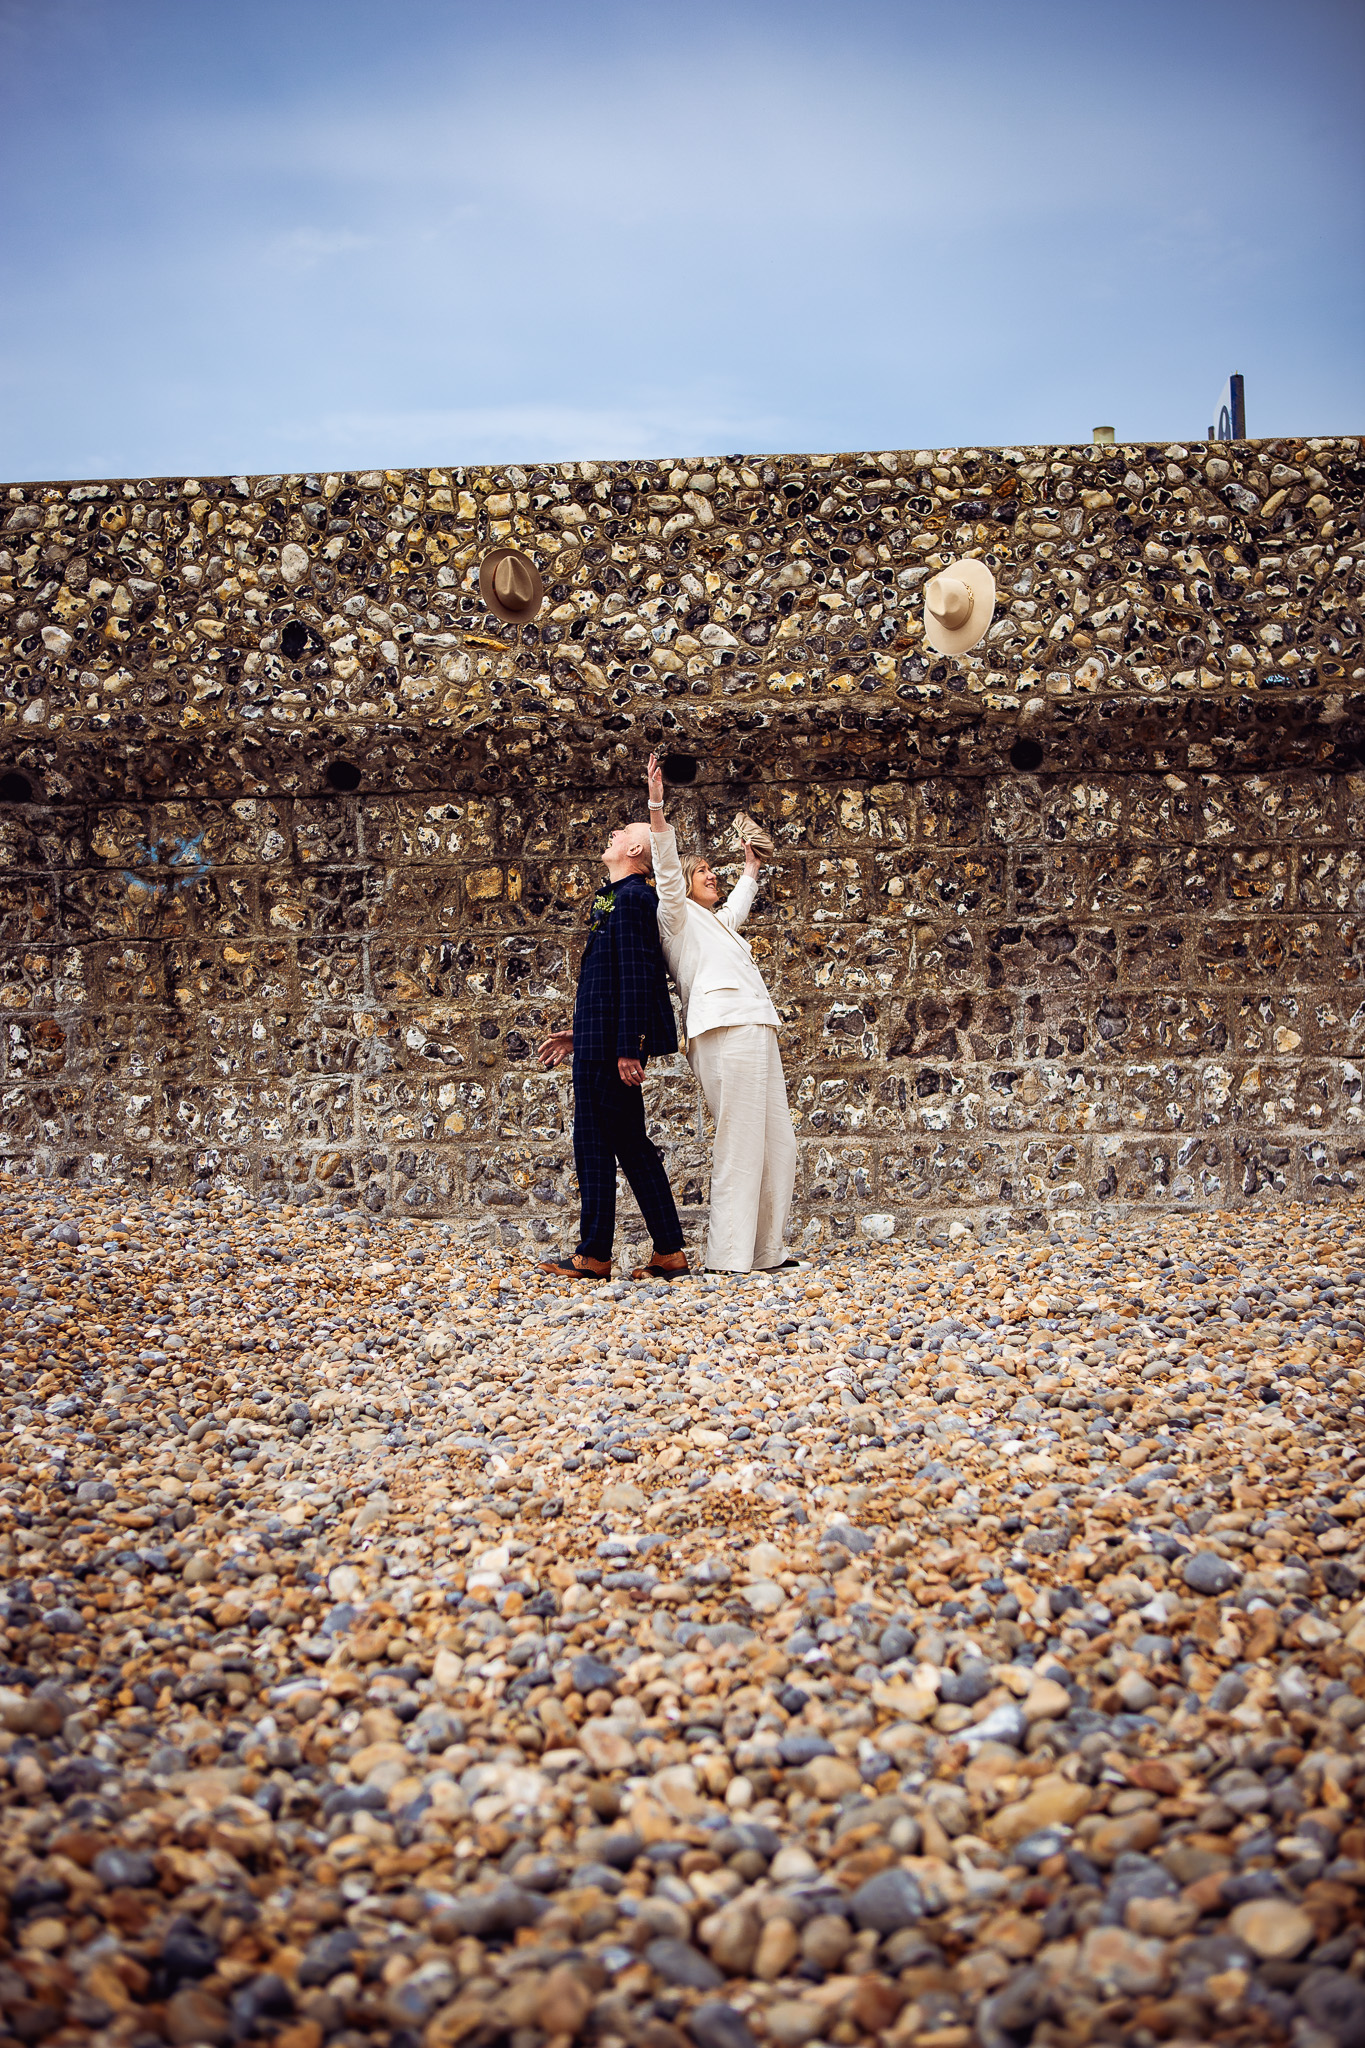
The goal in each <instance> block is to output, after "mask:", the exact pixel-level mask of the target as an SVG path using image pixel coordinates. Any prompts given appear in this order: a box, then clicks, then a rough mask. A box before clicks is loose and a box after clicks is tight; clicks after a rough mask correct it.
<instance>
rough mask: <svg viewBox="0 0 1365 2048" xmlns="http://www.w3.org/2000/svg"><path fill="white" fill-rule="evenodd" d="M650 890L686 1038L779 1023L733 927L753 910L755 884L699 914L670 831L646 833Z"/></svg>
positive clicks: (745, 883)
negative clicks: (652, 887) (725, 1026)
mask: <svg viewBox="0 0 1365 2048" xmlns="http://www.w3.org/2000/svg"><path fill="white" fill-rule="evenodd" d="M650 836H651V838H652V839H653V841H654V884H655V887H656V889H657V890H658V895H659V939H660V942H661V943H662V945H663V949H664V958H665V959H666V960H667V962H668V971H669V973H670V974H671V975H672V976H673V979H674V981H676V982H677V984H678V994H679V996H680V997H681V999H682V1007H683V1028H684V1029H685V1031H686V1032H687V1035H688V1037H689V1038H700V1037H701V1034H702V1032H703V1031H714V1030H716V1028H717V1027H718V1026H719V1025H722V1024H771V1025H773V1026H774V1028H776V1026H777V1025H778V1024H779V1023H780V1021H781V1020H780V1018H779V1017H778V1014H777V1011H776V1010H775V1009H774V1008H773V999H772V997H771V996H770V995H769V994H768V991H767V988H766V986H765V984H764V980H763V976H762V975H761V974H760V973H759V971H758V967H757V965H756V964H755V961H754V956H753V954H752V953H751V952H750V951H749V947H748V944H747V942H746V941H745V940H744V939H742V938H741V937H740V935H739V927H740V925H742V924H743V922H744V920H745V918H746V917H747V916H748V915H749V912H750V910H751V909H752V908H753V901H754V897H755V896H756V895H757V893H758V884H757V883H756V882H754V881H753V880H752V879H751V878H750V877H749V876H748V875H742V876H741V877H740V879H739V881H738V882H736V884H735V886H734V888H733V889H732V890H731V891H730V894H729V896H728V897H727V898H726V901H725V906H724V908H723V909H721V910H704V909H703V908H702V906H701V904H700V903H694V902H693V901H692V899H691V897H690V896H689V895H688V893H687V884H686V882H685V881H684V880H683V871H682V865H681V863H680V861H679V859H678V842H677V840H676V838H675V837H674V833H673V827H672V826H671V825H667V826H665V828H664V830H663V831H662V832H653V833H651V835H650Z"/></svg>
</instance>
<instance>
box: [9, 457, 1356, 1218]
mask: <svg viewBox="0 0 1365 2048" xmlns="http://www.w3.org/2000/svg"><path fill="white" fill-rule="evenodd" d="M1363 485H1365V463H1363V462H1362V445H1361V442H1360V441H1359V440H1358V439H1355V438H1351V439H1336V440H1312V441H1294V440H1286V441H1279V442H1273V443H1271V442H1262V443H1257V442H1246V443H1240V444H1236V445H1235V446H1226V445H1201V446H1165V445H1161V446H1157V445H1146V446H1126V447H1125V446H1119V447H1107V448H1103V447H1088V446H1087V447H1078V448H1020V449H1004V450H981V449H965V450H960V449H944V450H938V451H919V452H915V451H907V452H899V453H886V454H870V455H840V456H815V457H798V456H791V457H787V456H784V457H773V458H767V457H738V456H735V457H730V458H724V459H707V460H701V459H692V460H687V461H680V462H668V461H665V462H650V463H645V462H634V463H607V462H603V463H588V462H584V463H579V464H554V465H544V466H542V467H540V468H533V467H530V466H525V467H507V468H504V469H499V470H488V469H459V468H455V469H446V468H442V469H432V470H429V471H385V472H372V473H367V474H362V475H344V476H342V475H330V476H323V475H316V476H304V475H295V476H276V477H252V478H245V477H238V478H214V479H197V478H195V479H184V478H178V479H158V480H151V481H137V482H127V483H123V482H119V483H108V482H95V483H81V484H71V483H59V484H23V485H15V486H12V487H9V488H7V489H4V490H3V491H0V906H2V909H0V914H2V915H3V921H4V932H3V956H2V957H3V966H2V967H0V1011H3V1019H2V1022H3V1056H2V1063H0V1090H2V1093H3V1129H4V1141H5V1142H4V1148H3V1149H4V1157H5V1161H6V1163H7V1164H10V1165H11V1166H13V1167H16V1168H18V1169H19V1170H21V1171H31V1172H39V1173H44V1174H54V1173H55V1174H61V1175H74V1176H77V1177H79V1178H87V1177H96V1178H99V1177H104V1176H123V1177H127V1178H130V1179H151V1180H155V1181H161V1180H169V1181H196V1180H197V1181H202V1182H210V1183H228V1182H231V1183H235V1184H245V1185H249V1186H252V1187H254V1188H256V1189H259V1190H261V1191H264V1192H271V1193H278V1194H279V1195H280V1196H281V1197H289V1198H294V1199H300V1200H318V1201H323V1202H326V1203H328V1204H331V1203H335V1202H341V1203H343V1204H350V1203H359V1202H363V1203H365V1204H366V1205H368V1207H369V1208H370V1209H372V1210H376V1211H378V1210H393V1211H395V1212H396V1213H398V1214H410V1215H412V1214H416V1215H422V1214H447V1215H453V1216H459V1217H462V1218H466V1219H468V1220H471V1221H476V1222H478V1221H483V1222H486V1223H487V1224H488V1226H489V1228H490V1229H493V1230H495V1231H497V1232H499V1233H500V1234H501V1235H502V1236H503V1237H505V1238H517V1237H519V1238H522V1239H524V1240H525V1241H526V1242H527V1243H528V1244H534V1243H537V1242H539V1243H557V1242H570V1241H571V1240H572V1229H573V1219H574V1211H575V1204H576V1193H575V1189H574V1185H573V1179H572V1159H571V1152H570V1143H569V1128H570V1103H569V1097H568V1085H567V1081H566V1080H565V1079H564V1078H563V1077H562V1076H547V1075H544V1074H542V1073H541V1072H540V1071H539V1070H538V1069H537V1068H536V1067H535V1065H534V1063H533V1060H532V1057H531V1055H532V1048H533V1047H534V1044H535V1042H536V1040H537V1038H538V1037H539V1036H540V1035H541V1033H542V1032H543V1031H544V1030H545V1029H546V1028H547V1027H548V1026H550V1025H553V1024H556V1023H559V1022H561V1021H563V1020H565V1019H566V1018H567V1016H568V1014H569V1011H570V1008H571V1004H572V992H573V983H574V975H575V969H576V962H577V955H578V951H579V947H580V944H581V936H582V928H583V917H584V912H585V908H586V905H587V902H588V900H589V898H590V896H591V894H592V891H593V889H594V887H595V883H596V878H597V874H598V872H599V871H598V868H597V865H596V861H595V858H594V856H595V853H596V851H597V849H598V848H599V847H600V845H601V843H602V839H603V837H604V834H605V832H606V830H607V829H608V827H609V826H610V825H611V824H612V823H615V822H618V821H619V820H620V819H621V818H622V817H624V816H626V815H628V814H633V815H636V816H641V815H643V804H642V796H643V772H644V762H645V758H646V756H647V754H648V752H649V750H650V749H651V748H656V749H658V751H659V752H660V753H662V754H664V755H666V756H667V757H668V771H669V774H670V777H671V778H672V780H673V783H674V788H673V791H672V796H671V809H672V811H673V814H674V817H675V820H676V822H677V824H678V825H679V827H680V835H681V837H682V839H683V842H684V843H685V844H686V843H687V842H689V841H690V842H692V843H694V844H697V845H704V846H706V847H707V848H708V849H710V850H711V851H712V852H713V854H715V853H716V852H719V853H721V854H723V855H724V857H725V859H726V860H727V861H730V860H732V859H733V855H732V851H731V849H730V846H729V839H728V835H729V828H730V824H731V821H732V819H733V816H734V813H735V812H736V810H738V809H739V808H741V807H743V808H745V809H748V810H750V811H752V812H753V813H755V814H756V815H757V816H758V817H760V818H761V819H763V820H764V821H765V822H766V823H767V824H768V825H769V827H770V829H771V830H772V832H773V834H774V837H775V838H776V839H777V841H778V843H779V846H780V848H781V857H780V859H779V861H778V863H777V865H776V867H775V869H773V870H771V871H770V872H769V874H768V876H767V879H766V882H765V886H764V889H763V893H762V896H761V898H760V902H759V906H758V909H757V911H756V912H755V915H754V918H753V919H752V921H751V925H750V928H749V929H750V936H751V938H752V940H753V943H754V948H755V952H756V954H757V955H758V957H759V958H760V960H761V962H762V964H763V968H764V971H765V973H766V974H767V976H768V979H769V983H770V985H771V987H772V989H773V991H774V995H775V997H776V1000H777V1002H778V1006H779V1008H780V1010H781V1012H782V1014H783V1017H784V1019H785V1023H786V1031H785V1037H784V1056H785V1061H786V1068H787V1074H788V1082H789V1088H790V1092H791V1096H792V1103H793V1111H794V1115H795V1118H796V1123H797V1131H798V1136H799V1139H800V1143H801V1168H800V1177H799V1183H798V1199H799V1205H800V1206H799V1226H800V1227H801V1228H804V1229H808V1230H810V1231H811V1232H813V1233H826V1234H834V1235H845V1234H848V1233H851V1232H856V1231H858V1230H859V1229H861V1230H863V1231H865V1232H868V1233H870V1234H872V1235H873V1236H877V1235H883V1234H891V1233H894V1234H895V1235H897V1236H905V1237H911V1238H913V1237H915V1236H923V1235H926V1234H927V1235H929V1236H933V1237H938V1236H941V1235H943V1234H944V1233H945V1232H946V1231H947V1230H948V1229H949V1228H950V1227H951V1226H952V1225H953V1224H954V1223H960V1222H968V1223H971V1222H975V1223H976V1224H977V1225H978V1226H989V1224H990V1223H991V1221H992V1219H998V1218H1001V1217H1003V1216H1004V1215H1006V1214H1010V1215H1013V1216H1014V1217H1016V1218H1017V1217H1019V1216H1021V1215H1022V1216H1031V1217H1036V1218H1039V1219H1041V1218H1045V1217H1047V1216H1049V1215H1056V1214H1057V1213H1058V1212H1066V1211H1069V1210H1075V1209H1081V1208H1086V1207H1089V1206H1090V1205H1093V1204H1095V1203H1101V1204H1121V1205H1133V1204H1152V1205H1156V1206H1166V1205H1169V1204H1171V1203H1181V1204H1189V1205H1195V1206H1213V1207H1235V1206H1237V1205H1239V1204H1242V1203H1245V1202H1247V1201H1249V1200H1253V1199H1255V1200H1264V1199H1271V1200H1274V1199H1317V1198H1322V1199H1334V1198H1340V1197H1348V1198H1349V1197H1354V1196H1355V1195H1356V1194H1357V1193H1358V1190H1359V1184H1360V1178H1361V1173H1362V1170H1363V1167H1362V1160H1363V1158H1365V1135H1362V1123H1361V1117H1362V1109H1361V1079H1360V1076H1361V1062H1362V1056H1365V985H1363V983H1362V970H1363V968H1365V854H1363V853H1362V850H1361V835H1362V825H1363V824H1365V773H1362V772H1361V767H1362V762H1365V657H1363V656H1362V649H1361V628H1360V621H1361V609H1362V607H1361V578H1362V572H1363V571H1365V539H1363V538H1362V530H1361V506H1362V495H1363V491H1362V486H1363ZM509 541H510V542H512V543H514V544H516V545H517V546H519V547H521V548H523V549H524V550H525V551H526V552H527V553H528V554H529V555H531V556H532V557H533V558H534V559H535V560H536V562H537V563H538V564H539V566H540V567H541V569H542V572H543V574H544V578H545V583H546V588H547V603H546V606H545V609H544V610H543V611H542V613H541V615H540V617H539V618H538V619H537V621H536V622H535V624H534V625H532V626H529V627H523V628H520V629H516V628H509V627H504V626H502V625H500V624H499V623H498V622H497V620H496V619H494V618H492V617H490V616H489V615H488V614H487V613H486V612H485V611H484V610H483V608H482V605H481V603H480V601H479V597H478V586H477V568H478V563H479V561H480V559H481V558H482V555H483V554H484V553H485V552H486V550H487V549H488V548H489V547H491V546H493V545H495V544H497V543H500V542H509ZM968 552H970V553H975V554H979V555H981V556H983V557H984V558H985V560H986V561H987V562H989V564H990V565H991V567H992V569H993V570H994V573H995V575H996V578H997V581H998V584H999V586H1000V601H999V608H998V611H997V616H996V620H995V624H994V625H993V627H992V629H991V632H990V635H989V636H988V638H987V640H986V642H985V643H984V644H983V645H982V646H981V647H979V648H978V649H976V650H975V651H974V652H973V653H972V654H970V655H968V656H966V657H964V658H962V659H959V660H945V659H942V658H939V657H936V656H935V655H934V654H933V652H932V650H930V649H928V648H927V647H926V646H925V643H924V640H923V634H922V629H921V623H920V618H921V609H922V586H923V584H924V581H925V580H926V578H927V577H928V576H930V575H932V574H933V573H934V570H935V569H936V568H937V567H939V566H941V565H942V564H944V563H946V562H947V561H948V560H949V559H951V558H952V557H953V556H954V555H958V554H963V553H968ZM650 1093H651V1105H652V1109H651V1113H652V1116H653V1120H654V1123H655V1127H656V1129H657V1130H658V1131H659V1132H660V1133H661V1134H662V1136H663V1138H664V1139H665V1141H666V1142H667V1144H668V1145H669V1147H670V1156H671V1166H672V1171H673V1175H674V1180H675V1185H676V1186H677V1187H678V1188H679V1190H680V1192H681V1193H682V1194H683V1196H684V1199H685V1202H686V1205H687V1206H688V1208H689V1209H690V1210H692V1211H694V1212H699V1211H700V1208H701V1205H702V1204H703V1203H704V1201H705V1196H706V1164H707V1158H708V1151H709V1144H708V1135H707V1132H706V1130H705V1128H704V1123H703V1120H702V1119H701V1117H700V1116H699V1112H698V1106H697V1099H696V1093H695V1090H694V1087H693V1084H692V1081H691V1078H690V1075H689V1074H688V1073H687V1071H686V1069H685V1067H683V1066H682V1064H681V1062H679V1063H676V1065H675V1066H674V1067H672V1068H670V1069H668V1070H666V1071H664V1072H663V1073H661V1074H659V1075H658V1076H657V1077H656V1078H655V1079H653V1080H652V1081H651V1084H650ZM623 1220H624V1221H625V1222H626V1223H627V1225H628V1226H631V1225H635V1223H636V1219H635V1217H634V1211H633V1206H631V1205H629V1204H627V1206H626V1208H625V1210H624V1211H623Z"/></svg>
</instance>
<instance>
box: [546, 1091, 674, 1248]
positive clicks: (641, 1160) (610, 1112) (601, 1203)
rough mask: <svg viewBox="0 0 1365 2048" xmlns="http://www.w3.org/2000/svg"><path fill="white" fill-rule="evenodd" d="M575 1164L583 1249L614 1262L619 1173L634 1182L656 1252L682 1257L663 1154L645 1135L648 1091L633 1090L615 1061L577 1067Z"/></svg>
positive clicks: (633, 1191) (631, 1188)
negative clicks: (613, 1250) (617, 1170)
mask: <svg viewBox="0 0 1365 2048" xmlns="http://www.w3.org/2000/svg"><path fill="white" fill-rule="evenodd" d="M573 1157H574V1165H575V1167H576V1168H577V1170H578V1192H579V1196H580V1199H581V1202H582V1221H581V1223H580V1226H579V1236H578V1249H579V1251H580V1252H582V1254H583V1256H584V1257H585V1258H588V1259H609V1258H610V1257H611V1248H612V1243H613V1240H614V1239H615V1236H616V1167H617V1162H618V1161H619V1162H620V1166H621V1171H622V1173H624V1175H625V1177H626V1179H627V1181H629V1183H630V1191H631V1193H632V1194H633V1195H634V1197H635V1199H636V1201H637V1202H638V1203H639V1205H640V1214H641V1215H642V1216H643V1217H644V1219H645V1225H646V1227H647V1229H648V1231H649V1235H650V1238H651V1240H652V1241H653V1245H654V1249H655V1251H656V1252H680V1251H681V1250H682V1244H683V1234H682V1225H681V1223H680V1222H679V1221H678V1211H677V1207H676V1205H675V1203H674V1200H673V1190H672V1189H671V1188H670V1187H669V1185H668V1175H667V1174H666V1173H665V1172H664V1163H663V1161H662V1159H661V1158H660V1157H659V1154H658V1150H657V1148H656V1147H655V1145H654V1143H653V1141H652V1140H651V1138H650V1136H649V1133H648V1132H647V1131H646V1129H645V1103H644V1090H643V1089H642V1088H627V1086H626V1084H625V1082H624V1081H623V1080H622V1079H621V1076H620V1075H619V1074H618V1073H617V1071H616V1062H615V1060H580V1059H576V1060H575V1061H574V1063H573Z"/></svg>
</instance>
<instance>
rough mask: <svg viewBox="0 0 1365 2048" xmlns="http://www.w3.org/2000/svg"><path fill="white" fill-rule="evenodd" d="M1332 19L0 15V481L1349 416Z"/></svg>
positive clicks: (1344, 122)
mask: <svg viewBox="0 0 1365 2048" xmlns="http://www.w3.org/2000/svg"><path fill="white" fill-rule="evenodd" d="M1363 105H1365V9H1362V8H1361V7H1360V6H1359V5H1347V4H1338V0H1295V4H1294V5H1293V6H1286V5H1284V4H1283V0H1273V4H1266V0H1179V4H1170V0H1143V4H1141V5H1140V6H1135V7H1120V6H1117V5H1115V4H1113V0H1087V4H1072V0H1011V4H1008V5H997V4H994V0H983V4H979V5H976V6H974V7H970V8H959V9H956V10H953V9H944V8H943V7H942V6H941V5H938V4H935V5H928V4H921V0H901V4H899V5H887V4H876V0H845V4H844V5H842V6H841V7H838V8H830V7H829V6H828V5H824V4H820V5H812V4H807V0H782V4H776V5H766V4H746V0H731V4H729V5H712V4H710V0H691V4H688V5H686V6H677V5H672V4H668V0H663V4H652V5H633V6H627V5H619V6H610V5H602V4H598V0H582V4H580V5H578V6H576V7H573V6H567V5H563V4H561V5H557V6H545V5H541V4H539V0H525V4H523V5H521V6H518V7H515V8H513V7H489V6H487V5H484V6H480V7H474V6H468V5H465V4H463V0H445V4H436V0H406V4H404V5H402V6H392V7H386V6H382V5H380V4H378V0H365V4H357V0H237V4H228V0H222V4H219V0H188V4H187V0H0V174H3V178H4V194H5V199H4V207H3V212H2V213H0V476H4V477H7V478H39V477H71V476H100V475H138V474H175V473H180V474H191V473H194V472H196V471H205V472H208V473H218V472H240V471H247V472H256V471H274V470H291V469H324V468H327V469H331V468H341V469H361V468H367V467H371V466H382V465H390V466H396V465H400V464H410V463H423V464H426V463H452V462H461V461H470V462H473V461H485V460H496V459H526V458H535V457H540V458H568V457H572V456H589V455H590V456H599V457H621V456H630V455H637V456H644V455H656V454H704V453H728V452H732V451H739V450H746V451H749V450H762V449H841V448H848V449H862V448H873V449H881V448H889V447H925V446H944V445H952V444H956V445H959V446H965V445H971V444H979V445H990V444H996V443H1012V442H1021V441H1066V440H1077V439H1079V440H1088V439H1089V436H1090V431H1091V428H1092V427H1094V426H1095V425H1097V424H1099V423H1101V422H1103V423H1106V424H1112V425H1113V426H1114V427H1116V428H1117V430H1118V434H1119V438H1120V439H1121V440H1122V439H1124V438H1132V439H1143V438H1149V437H1153V438H1157V439H1165V438H1182V437H1195V436H1198V435H1201V434H1202V433H1203V432H1204V431H1205V429H1206V428H1207V426H1208V423H1209V420H1210V418H1211V417H1212V414H1213V408H1214V403H1215V399H1216V394H1217V391H1218V389H1219V386H1220V385H1221V383H1222V382H1223V380H1224V378H1225V376H1226V375H1227V373H1228V372H1229V371H1231V370H1241V371H1242V372H1243V373H1244V375H1245V377H1246V388H1247V414H1248V426H1249V429H1250V431H1251V432H1252V433H1253V434H1278V433H1341V432H1352V431H1359V430H1360V429H1361V428H1362V427H1365V402H1363V401H1365V338H1363V337H1365V317H1363V316H1365V146H1363V145H1362V123H1361V120H1360V109H1361V107H1362V106H1363Z"/></svg>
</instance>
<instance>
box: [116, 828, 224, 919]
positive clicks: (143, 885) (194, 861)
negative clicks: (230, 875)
mask: <svg viewBox="0 0 1365 2048" xmlns="http://www.w3.org/2000/svg"><path fill="white" fill-rule="evenodd" d="M205 829H207V828H205ZM203 843H204V834H203V832H199V833H196V834H195V837H194V838H193V839H178V840H177V841H176V842H175V844H174V845H172V844H171V843H170V842H169V841H168V840H165V839H159V840H158V841H157V843H156V845H155V846H139V848H138V849H137V852H136V853H135V854H134V855H133V859H134V861H135V862H136V864H137V868H140V869H142V870H143V872H142V873H140V874H139V873H138V872H137V868H125V869H124V870H123V879H124V881H125V882H126V883H127V884H128V887H129V888H130V889H132V888H137V889H145V890H146V891H147V892H148V893H149V894H150V895H153V896H155V897H156V898H157V900H158V901H161V900H163V899H164V898H165V897H167V896H178V895H179V894H180V892H181V891H182V890H183V889H193V888H194V886H195V884H196V883H198V882H202V881H203V880H204V878H205V876H206V875H210V874H212V872H213V863H212V862H211V861H209V860H206V859H205V858H204V855H203V854H202V853H201V852H200V848H201V846H202V845H203ZM148 868H150V869H152V870H153V871H154V872H153V873H151V874H148V873H147V872H146V870H147V869H148Z"/></svg>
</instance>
